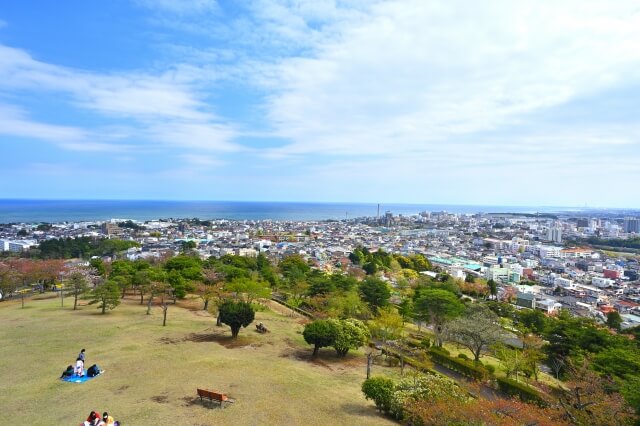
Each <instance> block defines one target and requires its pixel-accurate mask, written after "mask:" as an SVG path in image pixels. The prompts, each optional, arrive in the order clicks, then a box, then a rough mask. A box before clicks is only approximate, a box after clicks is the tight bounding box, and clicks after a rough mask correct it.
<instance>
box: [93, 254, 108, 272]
mask: <svg viewBox="0 0 640 426" xmlns="http://www.w3.org/2000/svg"><path fill="white" fill-rule="evenodd" d="M89 266H91V267H92V268H93V269H95V270H96V274H97V275H100V276H101V277H104V276H105V274H106V273H107V270H106V268H105V267H104V262H103V261H102V259H100V258H99V257H96V258H93V259H91V260H90V261H89Z"/></svg>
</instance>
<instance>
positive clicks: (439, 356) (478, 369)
mask: <svg viewBox="0 0 640 426" xmlns="http://www.w3.org/2000/svg"><path fill="white" fill-rule="evenodd" d="M429 355H430V356H431V359H432V360H433V362H435V363H437V364H440V365H442V366H444V367H447V368H450V369H451V370H453V371H457V372H458V373H460V374H462V375H464V376H467V377H470V378H472V379H474V380H485V379H486V378H487V377H488V376H489V371H487V369H486V368H485V367H484V366H483V365H482V364H480V363H476V362H472V361H468V360H466V359H462V358H457V357H452V356H450V355H449V353H448V351H445V350H442V349H440V348H431V349H429Z"/></svg>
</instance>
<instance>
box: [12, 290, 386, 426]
mask: <svg viewBox="0 0 640 426" xmlns="http://www.w3.org/2000/svg"><path fill="white" fill-rule="evenodd" d="M68 302H71V301H70V300H69V301H68ZM65 303H66V304H68V305H72V303H67V301H65ZM145 310H146V307H143V306H139V305H137V304H136V303H135V300H134V299H131V300H125V303H123V304H122V305H120V306H118V307H117V308H116V309H115V310H114V311H112V312H109V313H107V314H106V315H100V314H99V311H98V310H97V309H96V308H95V307H94V306H86V305H83V306H81V307H80V309H79V310H78V311H73V310H72V309H71V308H69V307H64V308H61V307H60V300H59V299H50V300H30V301H28V302H27V303H26V307H25V308H24V309H21V308H20V303H19V302H18V303H16V302H3V303H1V304H0V325H1V326H0V341H1V342H2V345H1V346H0V359H1V360H2V366H3V368H2V369H0V388H1V392H0V406H1V407H3V408H2V410H0V424H15V425H34V426H36V425H50V424H68V425H74V424H78V423H80V421H81V420H83V419H84V418H86V416H87V414H88V413H89V411H91V410H99V411H104V410H107V411H109V412H110V413H111V414H112V415H113V416H114V417H115V418H116V419H120V420H123V421H124V422H125V424H129V425H137V424H154V425H176V424H180V425H213V424H234V425H257V424H261V425H262V424H274V425H275V424H305V425H325V424H345V425H347V424H348V425H359V424H360V425H378V424H379V425H383V424H387V425H388V424H393V423H392V422H391V421H389V420H388V419H385V418H384V417H381V416H380V415H378V414H377V412H376V411H375V410H374V408H373V405H372V404H371V403H370V402H368V401H366V400H365V399H364V397H363V396H362V393H361V392H360V385H361V383H362V381H363V380H364V374H365V361H364V358H363V356H362V353H355V354H350V355H348V356H347V358H346V359H345V360H337V359H336V358H335V356H334V354H333V352H332V351H331V350H329V349H324V350H323V351H322V353H321V356H320V357H319V360H318V361H316V362H311V361H310V358H309V355H310V354H311V348H310V347H308V346H307V345H306V344H305V343H304V341H303V339H302V336H301V335H300V333H301V331H302V328H303V326H302V325H301V323H300V319H298V318H290V317H287V316H283V315H280V314H276V313H273V312H271V311H266V312H258V313H257V314H256V321H262V322H264V324H265V325H266V326H267V327H268V328H269V329H270V330H271V332H270V333H268V334H258V333H256V332H255V331H254V330H255V327H254V325H253V324H252V325H250V326H249V327H248V328H247V329H243V330H242V331H241V332H240V337H239V339H238V341H237V342H236V341H232V340H231V339H230V334H231V333H230V330H229V327H226V326H225V327H216V326H215V318H213V317H211V315H209V314H208V313H206V312H203V311H196V310H190V309H184V308H180V307H174V306H171V307H170V308H169V312H168V323H167V326H166V327H162V325H161V324H162V311H161V309H160V308H157V307H154V308H153V310H152V314H151V315H145ZM81 348H86V350H87V366H89V365H91V364H94V363H97V364H98V365H99V366H100V367H101V368H103V369H104V370H105V374H103V375H102V376H99V377H97V378H95V379H93V380H91V381H89V382H87V383H83V384H78V383H65V382H62V381H61V380H59V379H58V378H59V376H60V374H61V372H62V370H63V369H64V368H65V367H66V366H67V365H69V364H72V362H74V361H75V356H76V355H77V353H78V351H79V350H80V349H81ZM198 387H200V388H208V389H212V390H216V391H220V392H225V393H227V394H228V395H229V396H230V397H231V398H233V399H235V400H236V402H235V403H234V404H232V405H231V406H229V407H228V408H225V409H222V410H221V409H218V408H217V406H216V405H214V404H211V403H205V404H201V403H200V402H199V400H198V398H197V396H196V388H198ZM211 407H216V408H211Z"/></svg>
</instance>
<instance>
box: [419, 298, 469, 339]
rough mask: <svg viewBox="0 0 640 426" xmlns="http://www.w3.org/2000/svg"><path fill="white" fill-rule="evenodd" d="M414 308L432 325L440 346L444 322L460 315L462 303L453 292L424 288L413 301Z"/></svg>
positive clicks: (462, 307) (462, 309)
mask: <svg viewBox="0 0 640 426" xmlns="http://www.w3.org/2000/svg"><path fill="white" fill-rule="evenodd" d="M414 310H415V312H417V313H419V314H420V315H421V318H424V319H425V320H426V321H427V322H428V323H430V324H432V325H433V332H434V334H435V337H436V342H437V344H438V346H442V333H443V326H444V324H445V323H446V322H447V321H450V320H452V319H454V318H456V317H457V316H459V315H461V314H462V313H463V312H464V305H463V304H462V302H460V300H458V297H457V296H456V295H455V294H453V293H451V292H449V291H447V290H439V289H433V290H432V289H426V290H423V291H422V292H421V293H420V297H419V298H418V299H417V300H416V301H415V305H414Z"/></svg>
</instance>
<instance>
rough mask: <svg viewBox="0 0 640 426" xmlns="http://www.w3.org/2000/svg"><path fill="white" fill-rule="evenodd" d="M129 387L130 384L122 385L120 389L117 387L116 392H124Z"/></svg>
mask: <svg viewBox="0 0 640 426" xmlns="http://www.w3.org/2000/svg"><path fill="white" fill-rule="evenodd" d="M127 389H129V385H124V386H120V387H119V388H118V389H116V392H117V393H122V392H124V391H126V390H127Z"/></svg>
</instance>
